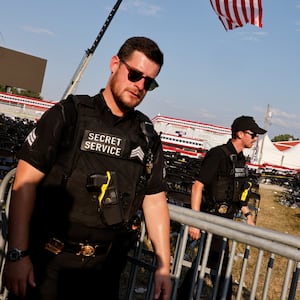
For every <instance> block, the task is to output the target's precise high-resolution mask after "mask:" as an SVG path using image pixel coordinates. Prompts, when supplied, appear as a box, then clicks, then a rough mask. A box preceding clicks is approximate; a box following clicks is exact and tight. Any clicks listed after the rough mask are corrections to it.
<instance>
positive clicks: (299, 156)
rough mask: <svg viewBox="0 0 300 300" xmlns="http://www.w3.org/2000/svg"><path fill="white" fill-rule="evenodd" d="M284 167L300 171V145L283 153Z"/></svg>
mask: <svg viewBox="0 0 300 300" xmlns="http://www.w3.org/2000/svg"><path fill="white" fill-rule="evenodd" d="M282 154H283V159H282V165H283V166H285V167H287V168H291V169H300V144H298V145H296V146H294V147H291V148H289V149H287V150H285V151H282Z"/></svg>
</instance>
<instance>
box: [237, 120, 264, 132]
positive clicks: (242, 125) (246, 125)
mask: <svg viewBox="0 0 300 300" xmlns="http://www.w3.org/2000/svg"><path fill="white" fill-rule="evenodd" d="M245 130H251V131H252V132H254V133H256V134H264V133H266V132H267V130H265V129H263V128H260V127H259V126H258V125H257V124H256V122H255V121H254V119H253V117H250V116H240V117H238V118H236V119H235V120H234V121H233V123H232V125H231V131H232V132H237V131H245Z"/></svg>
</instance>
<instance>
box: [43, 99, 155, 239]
mask: <svg viewBox="0 0 300 300" xmlns="http://www.w3.org/2000/svg"><path fill="white" fill-rule="evenodd" d="M64 101H65V102H66V103H67V102H68V101H73V102H74V106H73V107H74V110H73V112H71V113H70V112H69V111H65V113H64V115H65V118H66V122H67V123H68V124H70V126H69V128H68V130H67V136H66V137H65V140H64V141H63V142H62V147H61V150H60V151H59V152H58V157H57V159H56V162H55V164H54V165H53V167H52V169H51V171H50V172H49V174H47V176H46V177H45V180H44V182H43V183H42V185H41V186H40V188H39V196H38V198H39V199H41V198H44V200H45V201H47V205H46V206H45V202H43V201H41V203H42V202H43V203H42V205H43V208H44V209H45V207H48V208H49V212H48V216H49V213H50V211H51V210H54V211H55V212H54V216H55V220H53V219H52V220H49V221H50V223H51V225H49V227H50V226H52V228H51V229H50V230H51V231H53V230H54V231H58V232H59V234H60V235H64V232H65V234H66V235H67V232H68V229H69V227H70V225H71V224H82V225H84V226H87V227H92V228H105V227H107V226H112V225H118V224H122V223H126V222H128V220H130V218H131V217H132V216H133V215H134V213H135V212H136V210H137V209H138V208H139V207H140V205H141V202H142V200H143V197H144V194H143V193H144V188H145V186H146V184H147V179H148V177H149V176H150V175H151V167H152V163H153V154H152V153H153V151H155V150H154V148H155V147H156V146H157V144H158V139H157V138H158V135H157V133H156V132H155V130H154V128H153V125H152V123H151V121H149V119H148V118H147V117H146V116H144V115H143V114H142V113H140V112H139V111H131V112H130V113H131V114H134V115H133V116H127V117H129V121H128V120H127V121H126V122H124V124H125V126H127V128H124V126H123V125H124V124H122V120H120V121H117V122H112V121H111V123H109V122H108V121H107V120H105V118H104V120H103V110H105V109H106V110H107V109H108V108H107V107H106V105H99V102H101V101H102V99H101V96H99V95H97V96H95V97H92V98H90V97H88V96H70V97H69V98H68V99H67V100H63V101H61V105H62V109H63V111H64V109H65V107H66V106H65V105H64ZM69 106H70V105H68V107H69ZM104 106H105V107H104ZM106 113H107V112H106ZM137 120H138V121H137Z"/></svg>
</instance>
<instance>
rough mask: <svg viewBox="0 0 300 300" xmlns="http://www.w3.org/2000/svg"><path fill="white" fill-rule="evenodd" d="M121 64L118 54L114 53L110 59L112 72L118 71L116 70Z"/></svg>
mask: <svg viewBox="0 0 300 300" xmlns="http://www.w3.org/2000/svg"><path fill="white" fill-rule="evenodd" d="M119 65H120V59H119V57H118V56H117V55H114V56H113V57H112V58H111V60H110V64H109V67H110V70H111V72H112V73H114V72H116V70H117V69H118V68H119Z"/></svg>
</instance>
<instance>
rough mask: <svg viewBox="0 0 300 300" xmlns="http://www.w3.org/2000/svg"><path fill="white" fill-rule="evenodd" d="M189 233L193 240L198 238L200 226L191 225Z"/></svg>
mask: <svg viewBox="0 0 300 300" xmlns="http://www.w3.org/2000/svg"><path fill="white" fill-rule="evenodd" d="M189 234H190V237H191V238H192V239H193V240H198V239H199V238H200V235H201V232H200V229H199V228H196V227H190V229H189Z"/></svg>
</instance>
